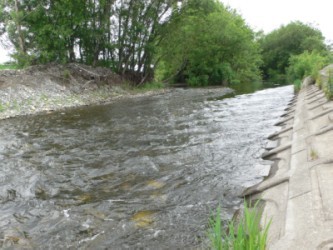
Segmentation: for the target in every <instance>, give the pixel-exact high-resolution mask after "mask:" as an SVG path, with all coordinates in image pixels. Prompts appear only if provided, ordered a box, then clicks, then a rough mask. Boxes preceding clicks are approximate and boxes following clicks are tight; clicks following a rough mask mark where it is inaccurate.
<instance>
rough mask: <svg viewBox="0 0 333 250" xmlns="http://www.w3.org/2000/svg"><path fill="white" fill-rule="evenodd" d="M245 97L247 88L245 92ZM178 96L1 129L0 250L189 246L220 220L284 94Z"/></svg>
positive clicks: (265, 165) (264, 166)
mask: <svg viewBox="0 0 333 250" xmlns="http://www.w3.org/2000/svg"><path fill="white" fill-rule="evenodd" d="M249 92H250V91H249ZM224 94H225V93H224V92H223V90H222V89H211V90H210V91H207V90H201V89H178V90H175V91H172V92H169V93H166V94H163V95H157V96H150V97H141V98H135V99H122V100H119V101H118V102H115V103H112V104H110V105H100V106H92V107H84V108H79V109H71V110H66V111H60V112H54V113H51V114H44V115H37V116H30V117H21V118H14V119H9V120H3V121H0V126H1V130H0V160H1V168H0V239H2V240H1V241H0V246H2V247H10V246H14V247H15V246H19V247H26V248H33V249H44V248H45V246H47V247H48V248H52V249H59V248H65V249H68V248H72V249H105V248H108V249H138V248H142V249H176V248H179V249H188V248H191V249H192V248H201V247H203V244H205V242H206V235H205V234H206V228H207V222H208V218H209V214H210V213H211V211H213V210H214V209H215V208H216V207H217V206H218V205H220V206H221V208H222V217H223V219H225V220H228V219H230V218H231V217H232V215H233V213H234V212H235V211H236V210H237V209H238V208H239V206H240V204H241V203H242V200H241V199H239V198H238V196H240V195H241V193H242V192H243V190H244V189H245V188H247V187H249V186H252V185H254V184H256V183H258V182H260V181H261V180H262V178H263V176H265V175H267V174H268V172H269V167H270V163H271V162H268V161H263V160H262V159H261V158H260V156H261V154H262V153H263V152H264V149H265V146H266V144H267V142H268V141H267V139H266V138H267V136H268V135H269V134H271V133H273V132H274V131H276V130H278V128H276V127H274V126H273V124H274V123H275V122H277V121H278V119H279V116H280V115H281V114H283V110H284V108H285V107H286V105H287V103H288V101H289V100H290V99H291V98H292V96H293V88H292V86H283V87H277V88H268V89H264V90H260V91H257V92H254V93H247V94H238V95H235V96H233V97H229V98H225V96H224Z"/></svg>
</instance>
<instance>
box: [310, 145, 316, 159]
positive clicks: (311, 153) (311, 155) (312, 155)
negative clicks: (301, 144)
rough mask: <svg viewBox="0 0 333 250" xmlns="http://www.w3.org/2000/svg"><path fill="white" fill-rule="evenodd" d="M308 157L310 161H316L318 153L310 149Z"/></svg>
mask: <svg viewBox="0 0 333 250" xmlns="http://www.w3.org/2000/svg"><path fill="white" fill-rule="evenodd" d="M310 157H311V160H317V159H318V153H317V152H316V151H315V150H314V149H313V148H311V151H310Z"/></svg>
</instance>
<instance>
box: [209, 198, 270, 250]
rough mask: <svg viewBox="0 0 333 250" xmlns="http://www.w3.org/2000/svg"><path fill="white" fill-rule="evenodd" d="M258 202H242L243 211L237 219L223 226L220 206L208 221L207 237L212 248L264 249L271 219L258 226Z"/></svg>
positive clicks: (259, 214) (226, 249)
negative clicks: (253, 203) (262, 225)
mask: <svg viewBox="0 0 333 250" xmlns="http://www.w3.org/2000/svg"><path fill="white" fill-rule="evenodd" d="M260 219H261V212H260V208H259V202H257V203H255V205H254V207H251V206H250V205H248V204H247V203H246V202H244V213H243V215H242V216H241V218H240V220H239V221H231V222H229V223H228V225H227V228H225V227H223V225H222V222H221V216H220V208H218V209H217V211H216V215H214V216H212V218H211V219H210V221H209V229H208V232H207V234H208V238H209V240H210V246H211V248H212V249H214V250H228V249H230V250H231V249H232V250H244V249H253V250H265V249H266V246H267V236H268V230H269V227H270V224H271V221H269V223H268V224H267V225H265V226H264V228H261V226H260Z"/></svg>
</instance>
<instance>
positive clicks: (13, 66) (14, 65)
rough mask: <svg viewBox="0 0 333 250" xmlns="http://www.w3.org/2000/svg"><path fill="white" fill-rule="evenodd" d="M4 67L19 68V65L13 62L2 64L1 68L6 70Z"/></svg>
mask: <svg viewBox="0 0 333 250" xmlns="http://www.w3.org/2000/svg"><path fill="white" fill-rule="evenodd" d="M4 69H17V65H16V64H11V63H4V64H0V70H4Z"/></svg>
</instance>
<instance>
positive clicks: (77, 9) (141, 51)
mask: <svg viewBox="0 0 333 250" xmlns="http://www.w3.org/2000/svg"><path fill="white" fill-rule="evenodd" d="M0 29H1V30H0V32H1V34H7V36H8V39H9V41H10V45H11V46H13V47H14V48H15V53H14V54H13V55H12V57H13V58H14V59H15V60H16V61H17V63H18V64H19V65H20V66H22V67H24V66H27V65H31V64H44V63H48V62H58V63H68V62H80V63H84V64H88V65H93V66H105V67H110V68H112V69H113V70H114V71H115V72H116V73H118V74H120V75H123V76H124V77H126V78H127V79H129V80H131V81H133V82H135V83H136V84H142V83H144V82H147V81H153V80H158V81H166V82H171V83H172V82H184V83H188V84H190V85H192V86H202V85H208V84H227V83H231V82H246V81H253V80H259V79H261V78H264V79H265V80H274V81H286V80H287V78H286V77H287V75H288V72H289V73H290V74H294V75H295V74H296V73H295V72H294V71H293V70H291V69H288V68H289V67H290V65H291V62H295V61H297V58H295V56H298V55H301V54H302V53H303V52H307V53H310V54H311V55H312V54H313V53H315V54H316V55H320V56H323V57H325V60H326V59H327V58H329V57H330V51H329V48H328V47H327V46H326V45H325V44H324V37H323V36H322V34H321V32H320V31H318V30H317V29H315V28H313V27H311V26H309V25H305V24H302V23H300V22H294V23H291V24H289V25H287V26H283V27H281V28H280V29H278V30H276V31H274V32H272V33H270V34H268V35H263V34H261V33H259V34H258V33H255V32H254V31H253V30H251V29H250V28H249V27H248V25H247V24H246V22H245V20H244V19H243V18H242V17H241V16H240V15H239V14H237V13H236V12H235V11H234V10H232V9H230V8H229V7H226V6H224V5H223V4H222V3H221V2H220V1H218V0H30V1H20V0H0ZM327 60H328V59H327Z"/></svg>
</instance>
